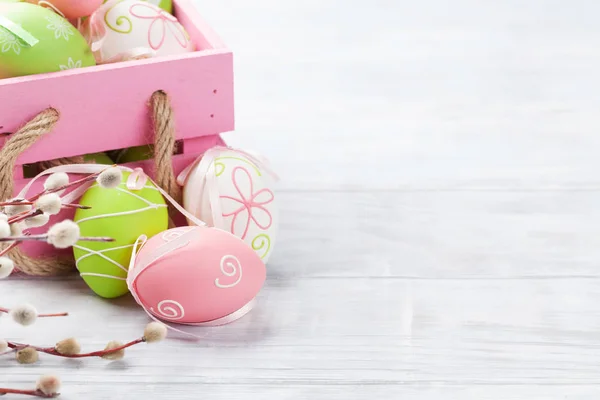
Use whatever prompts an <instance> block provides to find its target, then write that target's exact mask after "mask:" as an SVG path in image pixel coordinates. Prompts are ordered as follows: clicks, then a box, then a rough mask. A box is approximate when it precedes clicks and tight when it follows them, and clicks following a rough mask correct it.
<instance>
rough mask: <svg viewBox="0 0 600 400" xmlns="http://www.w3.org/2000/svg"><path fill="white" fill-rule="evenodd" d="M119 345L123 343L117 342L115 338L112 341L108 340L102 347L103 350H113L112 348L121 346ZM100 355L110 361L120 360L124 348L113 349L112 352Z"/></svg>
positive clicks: (123, 355)
mask: <svg viewBox="0 0 600 400" xmlns="http://www.w3.org/2000/svg"><path fill="white" fill-rule="evenodd" d="M121 346H123V343H121V342H118V341H116V340H113V341H111V342H109V343H108V344H107V345H106V347H105V348H104V350H105V351H110V350H113V349H116V348H119V347H121ZM101 357H102V358H104V359H105V360H111V361H112V360H120V359H122V358H123V357H125V349H121V350H119V351H115V352H112V353H108V354H105V355H103V356H101Z"/></svg>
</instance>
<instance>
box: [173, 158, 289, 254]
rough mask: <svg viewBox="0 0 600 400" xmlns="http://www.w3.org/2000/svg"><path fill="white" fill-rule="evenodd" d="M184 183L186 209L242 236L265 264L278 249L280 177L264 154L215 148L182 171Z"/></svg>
mask: <svg viewBox="0 0 600 400" xmlns="http://www.w3.org/2000/svg"><path fill="white" fill-rule="evenodd" d="M180 183H183V184H184V190H183V206H184V207H185V209H186V210H187V211H189V212H190V213H192V214H193V215H194V216H196V217H197V218H199V219H201V220H202V221H204V222H206V223H207V224H208V225H209V226H212V227H215V228H218V229H222V230H225V231H227V232H230V233H232V234H234V235H235V236H237V237H239V238H240V239H242V240H243V241H244V242H245V243H247V244H248V245H249V246H250V247H252V248H253V249H254V251H256V253H257V254H258V255H259V257H260V258H261V259H262V260H263V262H265V263H267V261H268V260H269V258H270V257H271V255H272V254H273V250H274V248H275V242H276V237H277V232H278V226H279V207H278V204H277V196H276V193H275V183H276V177H275V175H274V174H273V173H272V172H271V170H270V168H269V167H268V165H267V163H266V162H264V160H263V159H262V157H260V156H255V155H253V154H249V153H248V152H246V151H243V150H236V149H230V148H227V147H215V148H212V149H210V150H209V151H207V152H206V153H205V154H204V155H203V156H202V158H201V159H199V160H197V161H196V163H195V164H194V165H192V166H191V167H190V168H188V170H187V171H184V173H183V174H182V175H181V176H180ZM189 222H190V224H193V223H192V222H191V221H189Z"/></svg>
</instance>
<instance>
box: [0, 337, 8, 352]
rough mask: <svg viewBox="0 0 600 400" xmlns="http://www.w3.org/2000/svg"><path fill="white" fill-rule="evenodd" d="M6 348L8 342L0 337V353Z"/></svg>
mask: <svg viewBox="0 0 600 400" xmlns="http://www.w3.org/2000/svg"><path fill="white" fill-rule="evenodd" d="M6 350H8V342H7V341H6V340H4V339H0V353H4V352H5V351H6Z"/></svg>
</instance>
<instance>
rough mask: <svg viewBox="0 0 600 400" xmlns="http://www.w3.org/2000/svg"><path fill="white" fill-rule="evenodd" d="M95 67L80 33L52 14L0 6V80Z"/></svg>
mask: <svg viewBox="0 0 600 400" xmlns="http://www.w3.org/2000/svg"><path fill="white" fill-rule="evenodd" d="M93 65H96V60H95V59H94V55H93V54H92V51H91V50H90V48H89V46H88V44H87V42H86V40H85V39H84V37H83V36H82V35H81V33H79V31H78V30H77V29H76V28H75V27H74V26H73V25H71V24H70V23H69V21H67V20H66V19H64V18H63V17H61V16H60V15H58V14H56V13H55V12H54V11H52V10H50V9H48V8H44V7H40V6H37V5H34V4H29V3H19V2H0V79H1V78H9V77H15V76H24V75H33V74H42V73H46V72H56V71H64V70H67V69H73V68H83V67H90V66H93Z"/></svg>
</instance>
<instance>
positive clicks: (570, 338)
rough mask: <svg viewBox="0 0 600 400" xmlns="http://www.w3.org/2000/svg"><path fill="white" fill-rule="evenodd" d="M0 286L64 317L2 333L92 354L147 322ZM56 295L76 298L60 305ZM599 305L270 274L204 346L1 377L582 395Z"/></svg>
mask: <svg viewBox="0 0 600 400" xmlns="http://www.w3.org/2000/svg"><path fill="white" fill-rule="evenodd" d="M0 290H2V293H5V294H6V295H7V298H8V299H10V300H5V301H4V302H3V303H4V304H5V305H7V306H11V305H13V304H19V303H20V302H23V301H35V303H37V305H38V306H39V307H40V310H44V311H56V310H62V309H63V308H65V307H66V308H67V309H68V311H70V312H71V316H70V317H69V320H68V321H66V320H62V321H59V320H54V321H50V320H43V321H39V322H38V324H37V325H36V326H34V327H28V328H22V327H18V326H15V325H14V324H11V323H10V322H9V321H6V320H4V321H3V322H2V335H3V336H4V337H7V338H19V339H20V340H29V341H35V342H40V343H42V342H43V344H51V343H54V342H55V341H56V340H59V339H60V338H62V337H64V336H71V335H75V336H77V337H79V338H80V340H81V341H82V342H83V344H84V346H85V348H86V349H93V348H97V347H102V346H103V345H104V342H106V341H108V340H111V339H119V340H128V339H130V338H133V337H135V336H137V335H139V334H140V332H141V330H142V329H143V326H144V324H145V322H147V321H148V318H147V317H146V316H145V315H144V313H143V312H142V311H141V310H140V309H139V308H138V307H137V306H135V304H134V303H133V301H132V300H131V299H120V300H117V301H115V302H106V301H103V300H101V299H98V298H97V297H95V296H94V295H93V294H91V293H90V292H89V290H87V288H86V287H85V286H84V285H83V284H82V283H81V282H77V283H75V282H64V281H63V282H54V283H52V284H48V283H46V284H43V285H42V284H39V283H36V282H32V281H13V282H11V283H10V284H7V283H6V282H2V283H0ZM57 291H60V292H61V293H62V298H58V297H57V296H56V293H57ZM32 293H35V295H32ZM507 293H510V296H507ZM65 298H72V299H75V298H77V299H78V301H77V302H71V303H70V304H67V303H66V302H65V301H64V299H65ZM599 303H600V281H599V280H597V279H578V280H570V281H568V280H544V279H530V280H523V281H506V280H490V281H488V282H484V283H482V282H478V281H464V280H462V281H461V280H451V281H418V280H412V281H410V282H402V281H397V280H382V279H373V278H356V279H343V278H336V279H304V280H296V279H289V280H286V279H280V280H274V279H271V280H270V281H269V282H268V283H267V287H266V290H265V291H264V292H263V293H262V294H261V295H260V298H259V305H258V306H257V308H256V309H255V310H254V311H253V312H252V313H251V314H250V315H249V316H248V317H245V318H244V319H242V320H240V321H239V322H237V323H235V324H231V325H227V326H223V327H218V328H198V330H197V331H196V332H197V333H200V334H201V335H203V336H204V338H203V339H202V340H200V341H199V342H196V343H194V342H190V341H188V340H183V341H181V340H177V339H174V338H172V339H170V340H169V341H168V342H167V343H164V344H159V345H154V346H150V345H147V346H140V347H136V348H133V349H131V350H129V351H128V357H127V358H126V359H125V360H124V361H123V362H118V363H113V364H107V362H106V361H104V360H83V361H80V362H76V363H73V362H69V361H64V360H60V359H56V358H50V357H42V361H41V363H40V366H39V368H36V369H30V368H24V367H20V366H18V365H15V364H14V362H13V361H5V362H2V363H0V371H2V375H3V380H7V381H9V382H12V381H17V382H23V381H26V380H31V379H33V378H34V376H35V375H37V374H38V373H39V370H40V368H42V369H43V370H54V371H61V373H62V374H63V375H64V378H65V381H66V386H65V389H64V393H65V394H66V395H67V396H68V398H71V392H70V385H71V384H74V385H75V393H77V391H78V390H82V389H81V388H79V389H78V386H80V385H83V384H86V383H87V382H89V381H90V380H91V379H93V382H94V389H95V390H98V392H97V393H96V396H98V397H97V398H102V397H101V396H100V395H101V394H102V393H106V392H108V391H110V390H114V388H119V387H122V388H123V390H127V391H128V393H129V392H131V393H129V395H130V396H131V398H132V399H137V398H140V399H141V398H143V396H144V395H146V394H147V392H146V390H144V389H142V388H136V386H137V385H142V384H144V383H151V384H152V385H155V386H156V387H158V388H162V389H160V390H163V391H166V390H173V391H175V392H177V393H178V394H179V395H180V396H181V397H179V398H185V399H188V398H189V399H192V398H196V397H194V396H197V393H198V392H199V391H202V390H203V388H204V387H205V385H206V387H208V388H214V389H215V390H216V392H217V393H219V391H220V390H225V389H220V388H229V387H230V386H234V387H236V388H238V389H237V391H236V390H233V393H237V397H234V398H251V396H253V394H254V392H253V391H252V388H253V387H255V386H258V387H259V390H265V389H264V388H265V387H271V388H273V389H277V390H274V391H273V392H271V394H270V398H275V397H274V396H275V395H276V394H278V393H287V394H288V395H290V396H292V395H295V396H298V395H300V394H302V393H310V392H311V391H313V390H315V391H316V390H317V389H318V388H320V387H323V386H327V387H328V388H329V389H326V390H325V392H326V393H335V392H334V391H335V390H336V389H338V392H337V393H338V394H339V395H340V396H342V395H344V394H347V393H350V392H352V391H354V389H353V388H354V387H355V386H358V387H374V388H375V390H374V393H377V390H380V391H381V393H382V394H385V393H387V394H391V393H394V392H396V393H398V394H400V393H410V392H411V391H412V392H413V394H414V392H419V389H421V390H420V392H421V393H427V392H426V391H425V389H427V388H430V389H431V388H436V387H446V386H449V387H451V388H454V390H456V389H457V388H466V387H469V388H471V389H474V390H473V393H477V392H479V393H487V391H488V390H490V387H495V386H504V387H508V388H512V389H513V390H514V391H513V394H514V393H515V391H516V388H519V387H523V386H529V387H530V388H531V387H536V386H538V385H558V386H559V387H560V386H564V387H569V386H580V385H584V386H587V389H588V391H587V392H586V393H588V394H589V393H593V392H594V391H597V390H598V389H599V387H598V381H597V379H596V378H597V375H598V371H599V370H598V366H597V360H598V358H599V357H600V346H598V344H597V340H596V336H597V335H596V332H597V330H598V329H599V323H598V321H597V320H596V319H594V318H590V316H591V315H595V314H596V313H597V311H598V310H597V306H596V304H599ZM107 322H110V323H108V324H107ZM92 377H93V378H92ZM292 388H296V389H297V390H292ZM582 389H583V387H582V388H580V390H582ZM227 390H228V389H227ZM332 391H333V392H332ZM529 392H530V393H532V394H538V395H539V394H540V393H544V390H540V391H533V390H531V389H530V390H529ZM205 393H206V392H205ZM230 393H231V392H230ZM362 393H363V394H364V393H366V392H362ZM434 393H435V392H434ZM505 393H510V391H508V392H507V391H505ZM546 393H547V392H546ZM458 394H459V392H456V395H457V396H458ZM340 398H341V397H340ZM355 398H359V397H355Z"/></svg>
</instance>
